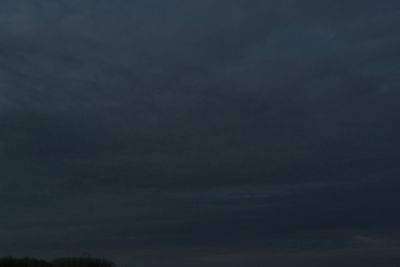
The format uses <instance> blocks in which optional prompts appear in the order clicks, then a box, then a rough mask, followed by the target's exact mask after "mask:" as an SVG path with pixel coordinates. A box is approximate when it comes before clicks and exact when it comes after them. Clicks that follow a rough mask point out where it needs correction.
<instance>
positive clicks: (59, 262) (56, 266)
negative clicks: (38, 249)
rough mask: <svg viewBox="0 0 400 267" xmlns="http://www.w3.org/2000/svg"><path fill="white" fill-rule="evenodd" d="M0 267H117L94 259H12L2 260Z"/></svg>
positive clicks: (102, 260) (0, 260) (105, 261)
mask: <svg viewBox="0 0 400 267" xmlns="http://www.w3.org/2000/svg"><path fill="white" fill-rule="evenodd" d="M0 267H115V264H114V263H113V262H111V261H108V260H105V259H94V258H62V259H56V260H52V261H46V260H41V259H33V258H23V259H17V258H12V257H7V258H0Z"/></svg>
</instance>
